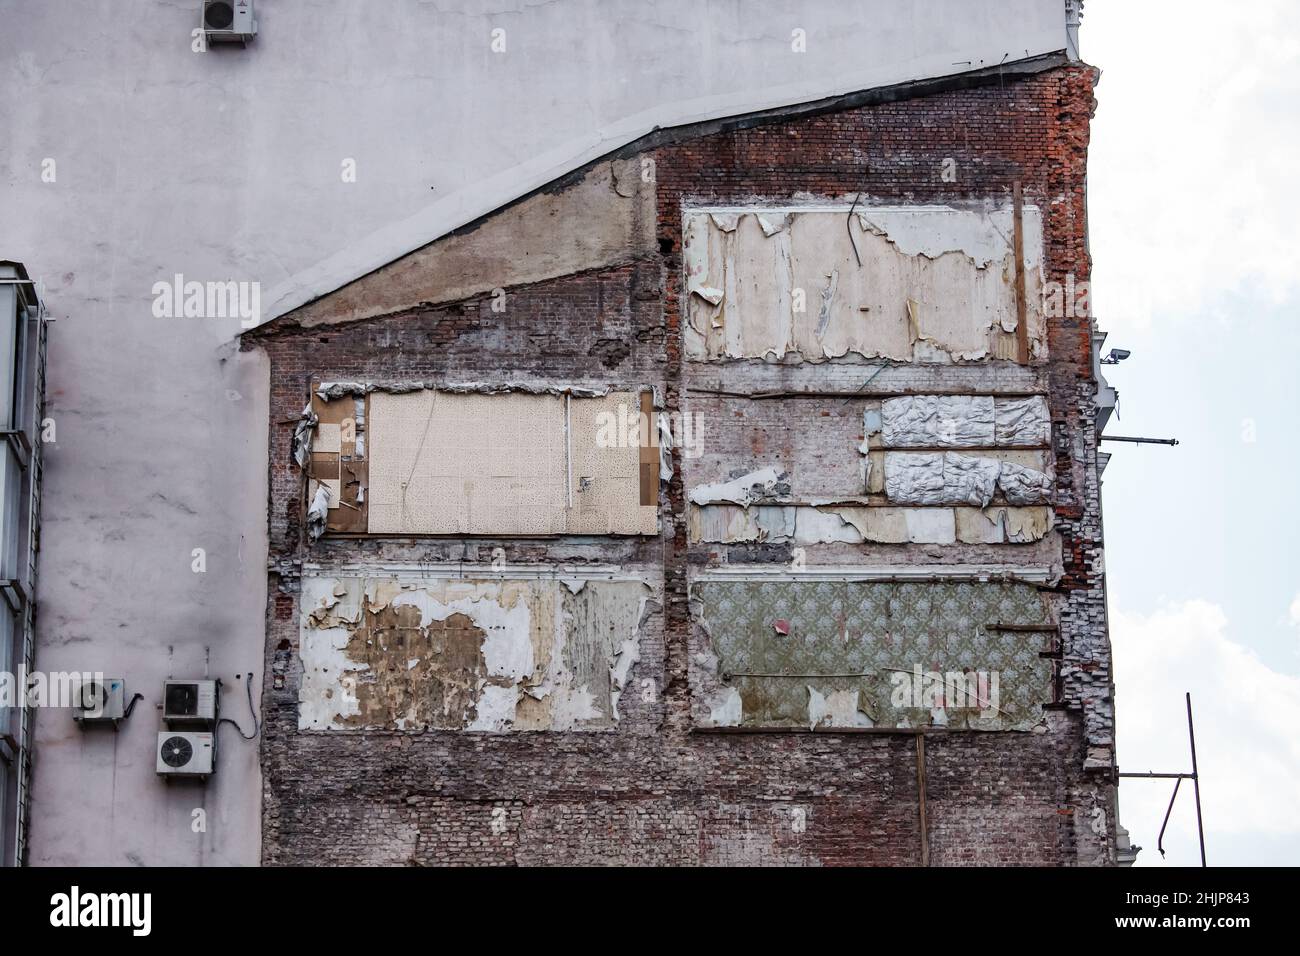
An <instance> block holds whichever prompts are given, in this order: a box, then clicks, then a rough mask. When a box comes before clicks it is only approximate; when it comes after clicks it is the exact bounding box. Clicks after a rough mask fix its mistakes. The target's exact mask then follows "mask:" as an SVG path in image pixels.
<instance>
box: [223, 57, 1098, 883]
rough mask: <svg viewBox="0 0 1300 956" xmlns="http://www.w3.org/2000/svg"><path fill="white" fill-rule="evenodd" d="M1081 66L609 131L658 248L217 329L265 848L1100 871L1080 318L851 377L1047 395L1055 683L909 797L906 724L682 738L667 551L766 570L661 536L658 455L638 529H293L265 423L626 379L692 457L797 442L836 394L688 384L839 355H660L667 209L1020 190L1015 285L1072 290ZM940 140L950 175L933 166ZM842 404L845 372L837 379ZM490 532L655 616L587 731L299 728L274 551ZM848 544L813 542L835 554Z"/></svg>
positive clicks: (1078, 275) (681, 573) (437, 550)
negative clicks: (427, 299)
mask: <svg viewBox="0 0 1300 956" xmlns="http://www.w3.org/2000/svg"><path fill="white" fill-rule="evenodd" d="M1094 78H1095V74H1094V71H1093V70H1092V69H1091V68H1089V67H1086V66H1081V65H1055V66H1052V67H1051V68H1045V69H1042V70H1041V71H1039V72H1029V73H1027V74H1025V75H1007V76H1001V77H1000V76H998V75H996V74H993V75H990V76H986V77H984V78H982V79H981V80H979V81H977V82H966V83H963V84H961V86H960V87H959V88H953V89H947V90H937V91H934V92H925V93H923V95H921V91H917V92H918V95H913V96H907V95H905V94H904V93H896V94H893V95H890V96H887V97H880V98H879V99H881V100H883V101H882V102H877V103H870V102H868V103H867V105H857V106H843V105H841V106H839V107H827V108H826V109H825V110H824V111H815V112H810V113H807V114H805V115H791V116H785V117H779V116H778V117H766V118H763V119H762V120H761V121H760V120H754V121H753V122H752V124H751V123H747V122H737V123H733V124H714V126H713V127H711V128H708V129H702V130H692V131H686V132H684V133H683V134H682V135H680V136H673V137H662V138H661V139H660V140H659V141H657V142H656V143H653V144H650V145H648V146H647V145H644V144H643V145H642V146H641V147H639V148H638V149H629V150H628V151H626V154H627V155H629V156H632V157H634V158H636V159H637V161H638V164H639V166H640V167H641V168H642V169H645V170H648V173H647V176H646V177H645V178H644V179H643V180H642V182H641V184H640V185H639V186H638V188H643V189H653V190H654V209H655V211H656V213H655V220H656V221H655V228H654V236H655V239H656V240H657V243H656V245H657V251H649V252H644V251H640V252H635V253H634V254H629V257H628V261H626V262H623V263H620V264H616V265H607V266H602V267H599V268H593V269H590V270H586V271H581V272H577V273H575V274H572V275H567V276H563V277H560V278H554V279H548V280H546V281H541V282H536V283H532V284H528V285H524V286H510V285H509V283H508V282H504V281H503V282H502V285H505V286H506V287H507V289H506V291H507V293H508V307H507V309H506V311H505V312H504V313H502V312H496V311H494V310H493V309H492V300H491V298H490V297H480V298H475V299H470V300H464V301H457V302H452V303H443V304H428V305H422V306H419V307H416V308H412V309H409V310H404V311H402V312H399V313H397V314H392V315H388V316H383V317H379V318H370V319H364V320H361V321H352V322H346V323H341V324H331V325H316V326H313V327H304V326H302V325H300V324H297V323H295V322H294V317H293V316H292V315H290V316H288V317H286V318H285V319H284V320H281V321H279V322H277V323H274V324H272V325H270V326H268V327H267V328H265V329H263V330H259V331H258V332H256V333H254V334H252V335H249V336H246V342H245V347H246V348H252V347H258V348H263V349H265V350H266V351H267V353H268V354H269V356H270V359H271V376H272V383H271V423H272V428H271V449H270V460H271V475H270V497H269V511H270V540H271V555H270V561H271V565H272V569H273V570H272V587H271V591H270V593H271V600H270V602H269V607H268V617H267V655H268V657H267V663H268V666H267V673H268V682H267V686H266V688H265V695H264V698H263V700H264V706H265V729H264V739H263V758H262V759H263V770H264V778H265V783H264V787H265V802H264V817H263V831H264V832H263V855H264V860H265V862H267V863H273V864H274V863H298V864H303V863H319V862H330V863H354V862H370V863H386V864H413V865H420V864H439V863H505V864H509V863H518V864H539V863H646V864H755V863H776V864H781V863H789V864H809V865H818V864H869V865H916V864H919V863H921V862H922V859H923V845H924V846H925V847H926V849H925V851H924V852H926V853H928V862H929V863H931V864H933V865H945V864H947V865H961V864H1063V865H1074V864H1106V863H1112V862H1113V859H1114V850H1113V835H1114V822H1113V821H1114V813H1113V809H1114V806H1113V789H1112V785H1111V784H1112V781H1111V779H1110V773H1111V769H1112V768H1111V756H1110V755H1111V753H1112V746H1113V744H1112V740H1111V735H1112V726H1113V723H1112V716H1111V701H1110V654H1109V644H1108V640H1107V636H1106V625H1105V604H1104V592H1103V590H1102V582H1101V577H1100V570H1099V567H1096V566H1095V562H1097V560H1098V558H1099V554H1100V548H1101V530H1100V502H1099V498H1098V485H1097V477H1096V463H1095V451H1096V438H1095V433H1094V429H1093V427H1092V421H1093V408H1092V400H1093V395H1094V394H1095V383H1094V382H1093V379H1092V355H1091V327H1090V321H1091V320H1090V319H1089V318H1087V317H1086V316H1081V317H1077V318H1076V317H1070V316H1054V317H1051V318H1050V319H1049V321H1048V356H1049V357H1048V360H1047V362H1046V363H1045V364H1042V365H1041V366H1039V367H1034V368H1030V367H1024V366H1015V365H1014V364H1012V365H1007V364H1006V363H993V364H989V365H986V366H982V367H979V368H975V367H972V366H964V365H962V366H943V367H940V368H938V369H936V368H933V367H925V368H913V367H907V366H903V367H891V368H890V369H889V371H888V373H887V374H886V375H884V376H882V377H881V378H879V379H876V380H875V382H874V383H873V384H874V385H875V387H876V388H878V389H886V388H892V389H895V390H897V389H900V388H903V387H918V388H919V387H926V386H931V387H932V386H933V385H934V383H936V382H940V381H942V382H943V383H945V384H952V385H958V386H960V385H963V384H966V385H970V386H971V387H976V386H978V387H979V388H980V389H984V390H988V389H991V388H992V389H996V388H998V387H1003V386H1005V387H1007V388H1016V387H1023V386H1027V385H1029V384H1038V385H1041V386H1042V387H1043V388H1044V389H1045V390H1046V393H1047V394H1048V396H1049V403H1050V410H1051V419H1052V428H1053V451H1054V453H1055V466H1056V467H1055V472H1056V479H1057V490H1056V498H1055V501H1054V507H1055V516H1056V517H1055V522H1056V525H1055V531H1056V532H1057V533H1058V534H1059V535H1060V538H1059V539H1055V538H1053V539H1050V540H1059V541H1061V542H1063V544H1064V548H1063V551H1062V553H1060V554H1059V555H1055V556H1053V557H1054V558H1055V560H1056V561H1057V562H1059V566H1060V571H1061V573H1060V575H1059V578H1058V581H1057V583H1054V584H1053V585H1052V586H1051V587H1050V589H1049V590H1050V591H1051V595H1050V598H1051V600H1053V601H1055V602H1057V603H1056V606H1057V607H1058V609H1059V623H1060V642H1061V646H1060V650H1061V665H1060V683H1061V693H1060V700H1059V701H1058V702H1057V703H1056V704H1054V705H1053V706H1052V707H1051V708H1050V709H1049V711H1048V713H1047V714H1046V718H1045V721H1044V724H1043V726H1042V727H1041V728H1039V729H1038V730H1037V731H1036V732H1032V733H1017V732H996V733H987V732H984V733H981V732H961V731H951V732H939V733H927V734H926V735H925V736H926V739H925V744H924V777H923V779H924V798H922V792H921V780H922V777H921V775H919V774H918V742H917V739H916V734H915V733H912V732H907V731H901V732H889V731H866V732H847V731H845V732H835V731H826V732H819V733H808V732H799V731H798V729H797V728H796V729H794V730H787V731H782V732H762V733H741V732H703V731H702V729H701V728H700V727H698V726H696V725H695V722H694V721H693V719H692V700H691V698H692V685H691V680H690V669H691V657H692V654H693V651H694V648H695V644H694V640H695V639H694V638H693V636H692V628H693V622H692V611H691V607H690V602H689V601H688V578H689V577H690V574H689V569H691V568H706V567H718V566H722V565H728V564H731V565H739V564H748V565H753V564H756V563H757V564H781V563H784V562H788V561H789V560H790V558H791V548H790V547H789V546H788V545H783V544H772V543H764V544H757V543H751V544H733V545H716V544H714V545H710V544H701V543H689V542H688V539H687V522H686V514H687V501H686V490H685V489H684V487H683V464H684V462H683V460H682V454H681V450H680V449H677V450H675V451H674V464H675V468H674V472H673V477H672V479H671V480H670V481H668V482H666V483H665V484H664V485H663V486H662V488H661V500H660V507H661V515H662V528H663V533H662V536H661V537H659V538H649V537H646V538H636V537H626V538H612V537H611V538H597V537H570V538H550V539H547V538H537V539H521V538H501V539H489V538H474V539H446V538H426V539H417V538H406V539H396V538H378V537H359V538H332V537H330V536H326V537H325V538H323V539H322V540H320V541H317V542H315V543H308V541H307V538H306V535H305V533H304V528H303V517H302V515H303V507H304V502H303V496H304V485H303V476H302V473H301V471H300V470H299V469H298V467H297V466H296V465H295V464H294V462H293V460H292V453H291V442H292V436H293V430H294V424H295V423H296V421H297V420H298V417H299V414H300V413H301V411H302V409H303V406H304V404H305V403H306V402H307V400H308V397H309V389H310V386H311V383H312V382H317V381H325V382H328V381H385V382H397V381H402V380H404V379H406V380H444V381H463V380H489V379H490V380H493V381H499V382H508V381H518V380H534V381H539V380H541V381H545V380H550V381H555V382H564V383H573V384H591V385H600V384H617V385H647V386H650V385H652V386H654V387H655V388H656V389H657V391H658V394H659V395H661V397H662V400H663V404H664V407H665V410H666V411H668V412H680V411H684V410H687V409H690V408H694V409H696V410H697V411H701V412H702V413H703V414H704V415H705V416H706V418H707V419H708V420H710V421H712V422H714V423H715V425H716V427H715V428H713V429H712V431H711V433H710V435H709V436H708V441H709V442H710V444H709V447H708V449H707V452H708V454H710V455H715V456H720V457H722V458H727V457H730V458H732V459H735V460H738V461H739V460H743V459H745V458H749V459H754V458H756V457H761V456H762V454H763V453H764V451H765V449H766V448H767V447H768V446H769V445H770V446H781V445H783V444H784V445H790V444H791V443H801V447H803V446H804V445H815V441H809V439H808V434H809V431H810V429H811V428H812V427H814V426H813V424H812V423H815V422H817V421H819V420H821V419H826V420H828V421H832V422H834V421H836V420H843V421H842V425H843V427H844V428H846V429H848V430H849V431H852V430H853V429H854V427H855V425H854V423H853V421H852V419H853V418H854V416H856V418H857V425H858V426H860V422H861V409H860V407H857V406H854V405H852V404H847V405H846V403H845V402H844V401H842V400H838V399H836V400H828V401H827V402H826V403H825V404H824V405H820V406H818V408H817V409H816V410H812V409H810V408H809V407H808V405H807V403H806V402H804V403H803V404H799V403H778V402H773V401H763V400H759V401H753V402H745V403H744V406H743V407H742V405H739V404H738V403H737V401H735V400H728V399H727V398H725V397H723V396H717V395H713V396H710V395H708V394H706V393H707V391H708V388H706V387H704V386H709V387H712V388H714V389H715V390H718V391H724V390H727V389H737V390H740V391H745V392H750V393H752V392H762V391H763V390H764V389H773V388H790V387H793V386H795V385H797V386H799V387H800V388H805V389H806V388H809V387H821V388H829V387H830V386H829V385H827V384H826V383H831V384H834V385H837V386H838V387H840V388H842V390H843V391H845V392H852V391H854V390H855V389H856V388H858V387H859V386H861V385H862V380H863V379H864V378H865V377H866V375H865V374H864V373H863V372H862V366H861V365H857V366H856V368H855V367H854V366H852V365H846V364H832V365H824V366H823V365H819V366H815V367H813V368H808V367H800V368H792V367H787V366H782V365H777V364H769V363H763V362H758V363H737V364H736V365H735V366H728V367H726V368H723V369H711V368H703V369H695V370H692V369H690V368H688V366H689V365H690V363H688V362H687V361H686V360H685V357H684V355H683V346H682V341H683V327H682V323H683V317H682V301H683V299H682V297H683V294H684V289H683V279H682V274H683V263H682V241H683V240H682V230H683V219H682V208H683V206H684V205H701V204H705V205H721V204H745V203H752V202H755V201H759V200H763V201H771V202H777V203H780V202H789V201H791V200H794V199H826V200H842V199H843V198H844V197H846V196H847V197H850V198H852V197H854V196H856V195H857V194H859V193H860V194H861V195H862V196H863V197H869V199H870V201H872V202H879V203H893V204H942V203H960V202H968V201H971V200H990V199H992V200H1005V201H1009V197H1010V195H1011V191H1012V187H1013V184H1014V183H1015V182H1019V183H1020V184H1021V187H1022V189H1023V191H1024V196H1025V200H1026V202H1032V203H1036V204H1037V205H1038V206H1039V207H1040V208H1041V209H1042V211H1043V245H1044V250H1043V252H1044V257H1045V269H1044V278H1045V279H1046V280H1049V281H1056V282H1062V283H1063V282H1065V281H1066V277H1067V275H1069V276H1073V277H1074V281H1076V282H1082V281H1086V279H1087V277H1088V272H1089V259H1088V253H1087V245H1086V214H1085V206H1084V184H1085V166H1086V147H1087V142H1088V123H1089V119H1090V116H1091V113H1092V109H1093V105H1094V101H1093V98H1092V85H1093V82H1094ZM638 150H639V151H638ZM644 160H650V161H652V162H644ZM948 160H951V161H953V163H954V164H955V169H956V171H957V175H956V178H955V181H945V180H944V178H943V177H941V175H940V170H941V168H943V166H944V164H945V161H948ZM508 213H509V210H506V211H503V212H502V213H499V214H498V215H507V214H508ZM883 393H885V394H888V392H887V391H886V392H883ZM871 394H873V391H872V390H871V389H867V388H865V387H864V390H863V392H862V395H863V396H864V397H865V396H868V395H871ZM860 430H861V429H860V427H859V428H858V431H859V432H860ZM853 437H858V438H860V437H861V436H860V434H858V435H856V436H853ZM800 454H801V455H802V457H801V459H800V460H801V462H802V461H806V462H807V467H808V469H809V470H810V471H813V472H815V471H816V470H817V469H818V468H819V467H822V464H821V463H819V460H818V455H817V453H816V450H815V448H809V449H807V450H806V453H804V452H801V453H800ZM825 467H826V468H827V469H828V470H833V469H834V468H835V467H837V466H836V464H835V463H834V462H828V463H826V464H825ZM1045 540H1049V539H1045ZM498 547H499V548H503V549H504V551H505V554H506V557H507V560H508V561H509V562H510V563H511V564H530V563H531V564H537V565H540V566H548V565H551V564H554V563H556V562H560V561H563V562H569V563H579V564H580V563H583V562H591V563H605V564H616V565H619V566H621V567H624V568H629V569H635V570H637V571H639V572H641V573H643V574H644V575H645V577H646V578H647V580H650V581H652V582H654V583H655V584H656V585H658V586H659V587H660V588H661V593H662V601H661V602H659V603H660V604H661V605H662V610H661V611H660V612H659V613H654V614H652V615H651V616H650V617H649V618H648V620H647V622H646V625H645V628H644V629H643V631H642V635H641V649H640V658H639V661H638V662H637V663H636V664H635V667H634V670H633V672H632V678H633V679H632V681H631V683H630V685H629V686H630V688H631V689H630V690H629V692H628V693H626V694H625V695H624V696H623V699H622V702H621V705H620V711H621V720H620V722H619V724H618V727H617V728H616V729H615V730H613V731H610V732H566V733H560V732H528V733H505V734H477V733H463V732H457V731H449V732H448V731H442V732H422V733H413V732H402V731H370V730H365V731H361V730H358V731H304V730H300V729H299V725H298V687H299V684H300V681H301V667H302V664H301V661H300V659H299V656H298V641H299V627H298V613H299V608H298V601H297V595H296V593H295V592H296V588H297V574H298V572H299V570H300V568H301V564H302V562H304V561H307V562H317V563H330V562H335V563H341V562H351V563H371V564H374V565H376V566H378V565H383V564H385V563H394V562H434V561H436V562H458V561H463V562H465V563H466V564H467V565H471V566H484V565H486V563H487V562H488V560H489V558H490V555H491V554H492V551H493V549H494V548H498ZM854 547H856V546H850V545H831V546H827V547H826V548H825V549H823V551H824V554H826V555H827V556H829V558H830V559H837V560H838V559H841V558H843V557H844V556H845V555H847V554H848V553H849V552H850V551H851V550H852V549H853V548H854ZM1001 547H1003V548H1006V549H1012V553H1015V554H1018V555H1020V556H1021V557H1022V558H1025V559H1027V558H1029V557H1032V556H1040V555H1041V553H1042V550H1043V545H1042V544H1041V543H1040V544H1038V545H1035V544H1012V545H1003V546H1001ZM891 549H892V550H891ZM981 549H983V550H981ZM1017 549H1018V550H1017ZM989 553H990V552H989V551H988V549H987V546H982V545H961V546H957V547H956V549H955V550H953V551H951V552H945V554H944V555H939V554H938V552H937V551H936V549H933V548H930V549H926V548H924V547H918V546H910V545H909V546H893V545H884V546H878V547H877V548H875V549H873V554H872V557H873V560H878V561H883V562H884V563H886V564H888V563H890V562H892V561H898V562H901V561H902V560H904V559H906V560H908V561H911V562H913V563H915V562H917V561H918V560H919V561H926V560H931V559H932V560H934V561H936V562H950V561H971V562H977V561H979V560H981V559H987V557H988V554H989ZM922 804H924V808H925V820H926V822H925V832H924V836H923V832H922V824H921V806H922ZM1098 821H1100V823H1099V822H1098Z"/></svg>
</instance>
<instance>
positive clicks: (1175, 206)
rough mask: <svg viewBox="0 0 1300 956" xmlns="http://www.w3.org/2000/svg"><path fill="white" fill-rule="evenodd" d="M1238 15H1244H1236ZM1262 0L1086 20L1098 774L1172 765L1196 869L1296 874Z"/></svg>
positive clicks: (1286, 299) (1284, 108) (1294, 197)
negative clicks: (1104, 592)
mask: <svg viewBox="0 0 1300 956" xmlns="http://www.w3.org/2000/svg"><path fill="white" fill-rule="evenodd" d="M1247 9H1248V10H1249V13H1248V14H1247ZM1296 13H1297V10H1296V7H1295V4H1294V3H1288V2H1286V0H1261V2H1257V3H1252V4H1249V6H1248V8H1247V5H1245V4H1242V5H1237V6H1233V5H1230V4H1223V3H1209V2H1184V3H1178V4H1169V3H1123V2H1120V0H1089V2H1088V3H1086V5H1085V10H1084V24H1083V29H1082V34H1081V46H1082V52H1083V56H1084V58H1085V59H1086V60H1087V61H1088V62H1089V63H1092V64H1095V65H1096V66H1098V67H1100V68H1101V70H1102V77H1101V82H1100V84H1099V85H1098V87H1097V100H1098V107H1097V115H1096V117H1095V119H1094V121H1093V126H1092V147H1091V152H1090V156H1089V167H1088V168H1089V183H1088V202H1089V221H1090V227H1091V246H1092V254H1093V273H1092V298H1093V303H1094V308H1095V312H1096V315H1097V319H1098V324H1099V326H1100V327H1101V328H1102V329H1103V330H1105V331H1107V332H1109V333H1110V336H1109V338H1108V340H1107V343H1106V347H1107V348H1111V347H1119V348H1126V349H1130V350H1132V352H1133V356H1132V358H1130V359H1129V360H1128V361H1127V362H1125V363H1124V364H1122V365H1119V366H1114V367H1110V368H1109V369H1108V371H1107V376H1108V378H1109V379H1110V382H1111V384H1112V385H1115V386H1116V387H1117V388H1118V389H1119V391H1120V415H1121V417H1120V419H1119V420H1118V421H1117V420H1115V419H1113V418H1112V420H1111V422H1110V424H1109V425H1108V426H1107V429H1106V430H1107V433H1109V434H1116V435H1139V436H1148V437H1159V438H1165V437H1173V438H1177V439H1178V440H1179V441H1180V442H1181V444H1180V445H1178V447H1176V448H1168V447H1164V446H1147V445H1142V446H1135V445H1122V444H1116V443H1108V444H1106V445H1104V446H1103V449H1104V450H1106V451H1109V452H1112V453H1113V454H1114V457H1113V458H1112V459H1111V462H1110V465H1109V467H1108V468H1107V470H1106V474H1105V477H1104V489H1103V507H1104V515H1105V531H1106V573H1107V587H1108V591H1109V602H1110V605H1109V606H1110V617H1111V637H1112V641H1113V642H1114V647H1115V674H1116V685H1117V690H1116V694H1117V700H1116V709H1117V715H1118V722H1119V727H1118V744H1119V761H1120V768H1121V770H1157V771H1173V770H1186V769H1190V760H1189V756H1188V750H1187V730H1186V718H1185V714H1184V703H1183V693H1184V692H1185V691H1191V693H1192V699H1193V704H1194V707H1195V710H1196V723H1197V749H1198V755H1199V758H1200V770H1201V774H1202V777H1203V779H1202V781H1201V783H1202V804H1203V810H1204V814H1205V824H1206V849H1207V853H1208V857H1209V862H1210V864H1211V865H1216V864H1217V865H1228V864H1288V865H1295V864H1296V863H1297V862H1300V814H1297V812H1296V807H1297V804H1298V803H1300V726H1298V725H1297V723H1296V721H1297V720H1300V559H1297V547H1300V534H1298V533H1297V532H1298V531H1300V517H1298V513H1300V512H1298V506H1297V502H1296V500H1295V499H1296V498H1297V495H1298V493H1300V478H1298V477H1297V476H1298V475H1300V454H1298V453H1297V449H1296V439H1297V437H1298V432H1300V429H1298V428H1297V424H1296V418H1297V415H1300V385H1297V382H1298V381H1300V371H1297V356H1298V355H1300V330H1298V328H1297V324H1298V319H1300V227H1297V223H1298V222H1300V192H1297V190H1296V188H1295V181H1294V170H1295V168H1296V166H1295V160H1294V157H1295V150H1294V149H1293V148H1292V147H1294V146H1297V145H1300V113H1298V112H1297V107H1296V104H1297V102H1300V95H1298V94H1300V31H1297V30H1296V26H1295V20H1296ZM1171 790H1172V786H1171V782H1168V781H1159V782H1151V781H1129V782H1125V783H1124V784H1123V786H1122V788H1121V794H1120V799H1121V813H1120V818H1121V822H1122V823H1123V824H1124V825H1125V826H1126V827H1127V828H1128V829H1129V831H1130V832H1131V835H1132V839H1133V841H1134V842H1135V843H1138V844H1141V845H1142V846H1143V847H1144V849H1143V852H1142V853H1141V855H1140V856H1139V858H1138V865H1147V866H1152V865H1155V866H1159V865H1169V864H1193V863H1195V862H1197V849H1196V831H1195V822H1196V821H1195V812H1194V804H1193V802H1192V800H1191V796H1192V795H1191V792H1190V788H1189V787H1185V788H1184V792H1183V793H1182V794H1180V795H1179V798H1178V804H1177V806H1176V807H1175V809H1174V815H1173V818H1172V820H1171V822H1170V829H1169V833H1168V834H1167V835H1166V839H1165V849H1166V853H1167V857H1166V859H1165V861H1161V859H1160V857H1159V854H1158V853H1157V852H1156V836H1157V834H1158V832H1159V829H1160V822H1161V819H1162V817H1163V815H1164V811H1165V806H1166V804H1167V803H1168V800H1169V795H1170V791H1171Z"/></svg>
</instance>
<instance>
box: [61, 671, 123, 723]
mask: <svg viewBox="0 0 1300 956" xmlns="http://www.w3.org/2000/svg"><path fill="white" fill-rule="evenodd" d="M125 714H126V682H125V681H124V680H123V679H122V678H120V677H104V678H98V679H92V680H88V681H85V682H83V683H82V684H81V686H80V687H79V688H78V689H77V694H76V697H75V698H74V700H73V705H72V719H73V720H75V721H77V722H78V723H80V724H82V725H83V726H84V725H85V724H109V723H112V724H115V723H117V722H118V721H119V720H121V719H122V718H123V717H124V716H125Z"/></svg>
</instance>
